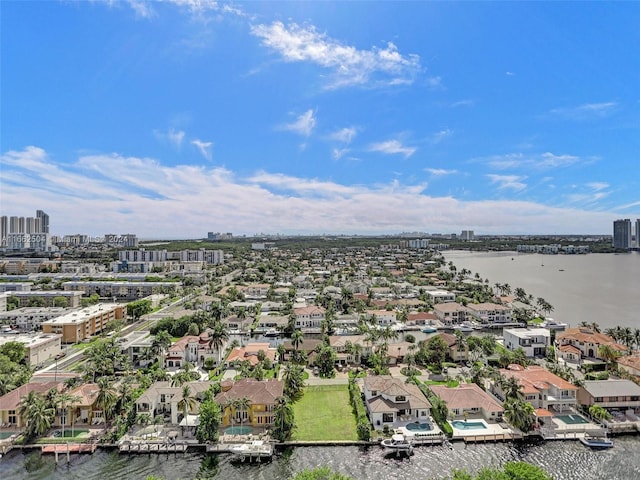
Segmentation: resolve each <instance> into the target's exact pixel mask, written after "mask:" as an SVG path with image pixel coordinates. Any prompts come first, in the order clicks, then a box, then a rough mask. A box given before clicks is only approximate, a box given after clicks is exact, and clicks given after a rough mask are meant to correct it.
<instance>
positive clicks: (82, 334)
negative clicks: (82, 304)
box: [42, 303, 127, 343]
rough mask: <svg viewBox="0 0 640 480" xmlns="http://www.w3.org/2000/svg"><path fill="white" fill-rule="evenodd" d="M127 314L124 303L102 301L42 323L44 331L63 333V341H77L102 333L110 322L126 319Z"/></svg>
mask: <svg viewBox="0 0 640 480" xmlns="http://www.w3.org/2000/svg"><path fill="white" fill-rule="evenodd" d="M126 314H127V306H126V305H124V304H106V303H100V304H98V305H93V306H91V307H87V308H83V309H82V310H76V311H73V312H71V313H68V314H66V315H63V316H61V317H57V318H54V319H51V320H48V321H46V322H44V323H43V324H42V331H43V332H44V333H59V334H61V335H62V343H77V342H81V341H82V340H84V339H86V338H90V337H91V336H92V335H96V334H98V333H101V332H102V331H104V329H105V327H106V326H107V324H108V323H109V322H112V321H113V320H120V319H124V318H125V317H126Z"/></svg>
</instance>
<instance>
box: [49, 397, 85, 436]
mask: <svg viewBox="0 0 640 480" xmlns="http://www.w3.org/2000/svg"><path fill="white" fill-rule="evenodd" d="M78 402H80V397H79V396H78V395H71V393H69V392H60V393H58V395H56V398H55V405H56V407H57V406H58V405H60V417H61V418H60V424H61V426H62V438H64V426H65V424H66V423H67V406H69V407H72V406H73V405H76V404H77V403H78ZM71 436H72V437H73V412H71Z"/></svg>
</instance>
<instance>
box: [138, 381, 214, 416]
mask: <svg viewBox="0 0 640 480" xmlns="http://www.w3.org/2000/svg"><path fill="white" fill-rule="evenodd" d="M185 385H188V386H189V390H190V391H191V395H192V396H193V397H194V398H196V399H197V398H200V397H202V395H203V394H204V392H206V391H207V390H208V389H209V388H210V387H211V385H213V382H187V383H185ZM182 392H183V387H172V386H171V383H170V382H155V383H154V384H152V385H151V386H150V387H149V388H147V389H146V390H145V391H144V392H143V393H142V395H140V397H139V398H138V399H137V400H136V414H143V413H146V414H147V415H149V417H150V418H151V419H153V418H155V417H156V415H162V416H164V420H165V422H169V423H172V424H174V425H178V424H179V423H180V420H182V418H183V412H182V411H181V410H180V409H179V408H178V403H179V402H180V400H182ZM199 408H200V403H199V402H196V403H195V407H194V409H193V410H189V411H188V412H187V415H193V414H197V413H198V410H199Z"/></svg>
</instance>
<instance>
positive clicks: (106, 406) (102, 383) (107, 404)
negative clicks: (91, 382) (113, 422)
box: [95, 377, 118, 430]
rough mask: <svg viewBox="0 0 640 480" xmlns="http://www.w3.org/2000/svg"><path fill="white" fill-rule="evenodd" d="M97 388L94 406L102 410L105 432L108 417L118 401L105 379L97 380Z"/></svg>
mask: <svg viewBox="0 0 640 480" xmlns="http://www.w3.org/2000/svg"><path fill="white" fill-rule="evenodd" d="M98 387H99V390H98V395H97V396H96V400H95V405H96V406H97V407H98V408H99V409H101V410H102V413H103V415H104V428H105V430H106V428H107V423H108V421H109V415H110V413H111V411H112V410H113V407H115V405H116V403H117V401H118V396H117V394H116V391H115V390H114V389H113V386H112V385H111V383H110V381H109V379H108V378H106V377H102V378H99V379H98Z"/></svg>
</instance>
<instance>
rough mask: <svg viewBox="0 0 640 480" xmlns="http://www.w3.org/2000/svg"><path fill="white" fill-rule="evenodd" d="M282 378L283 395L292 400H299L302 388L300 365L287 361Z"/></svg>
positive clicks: (302, 380) (302, 370)
mask: <svg viewBox="0 0 640 480" xmlns="http://www.w3.org/2000/svg"><path fill="white" fill-rule="evenodd" d="M282 379H283V380H284V393H285V395H286V396H287V397H289V398H290V399H291V400H292V401H294V402H297V401H298V400H300V398H302V392H303V389H304V369H303V368H302V367H301V366H300V365H296V364H294V363H288V364H287V366H286V368H285V371H284V375H283V377H282Z"/></svg>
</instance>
